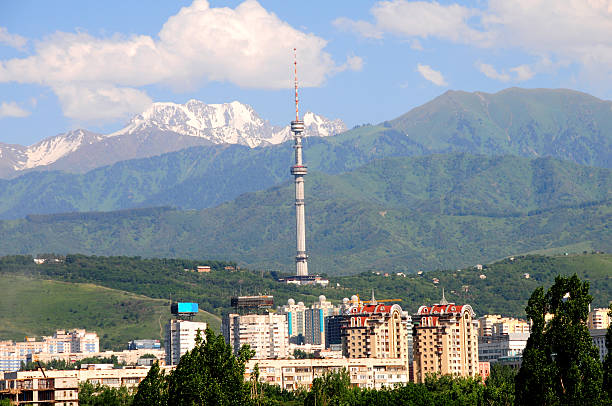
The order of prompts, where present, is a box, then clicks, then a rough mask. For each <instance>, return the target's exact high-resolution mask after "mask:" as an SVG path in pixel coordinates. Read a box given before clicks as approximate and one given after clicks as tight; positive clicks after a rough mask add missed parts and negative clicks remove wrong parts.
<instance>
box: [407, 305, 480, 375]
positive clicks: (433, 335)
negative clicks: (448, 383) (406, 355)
mask: <svg viewBox="0 0 612 406" xmlns="http://www.w3.org/2000/svg"><path fill="white" fill-rule="evenodd" d="M474 316H475V314H474V311H473V310H472V307H471V306H470V305H455V304H454V303H449V302H447V301H446V299H445V298H444V294H443V295H442V300H441V301H440V303H437V304H434V305H433V306H421V307H420V308H419V310H418V312H417V313H416V314H415V315H414V316H413V317H412V322H413V324H414V327H413V340H414V344H413V345H414V350H413V357H414V360H413V368H414V379H415V381H417V382H421V383H422V382H424V380H425V376H426V375H427V374H430V373H434V374H435V373H440V374H443V375H446V374H449V375H457V376H476V375H477V374H478V370H479V369H478V323H477V322H476V320H474Z"/></svg>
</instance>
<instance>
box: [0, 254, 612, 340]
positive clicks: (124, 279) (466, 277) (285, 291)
mask: <svg viewBox="0 0 612 406" xmlns="http://www.w3.org/2000/svg"><path fill="white" fill-rule="evenodd" d="M185 262H188V261H181V260H164V259H158V260H150V259H147V260H144V259H140V258H128V257H87V256H83V255H71V256H69V257H68V260H67V261H66V263H63V264H43V265H35V264H34V263H33V261H32V257H0V280H3V281H10V280H11V278H13V279H12V280H14V281H20V280H22V279H20V278H32V277H36V278H38V279H40V278H44V279H52V280H59V281H62V283H63V285H65V286H70V287H74V288H76V289H79V287H84V286H85V287H91V286H92V285H83V283H95V284H96V285H99V286H97V287H95V288H96V289H97V290H95V292H94V291H92V293H91V295H92V296H91V298H92V299H91V301H94V299H98V298H100V299H99V300H100V302H101V303H107V302H113V300H114V299H105V298H101V296H100V292H106V291H110V292H111V293H112V292H120V291H116V290H112V291H111V290H110V289H108V288H112V289H120V290H123V291H129V292H133V293H132V294H136V295H147V296H149V297H154V298H162V299H163V298H167V297H168V296H170V295H172V298H173V299H176V300H189V301H196V302H198V303H199V304H200V308H203V309H207V310H208V311H210V312H212V313H214V314H215V315H217V316H220V315H222V314H223V313H224V312H225V311H230V310H231V308H230V307H229V305H230V297H231V296H232V295H236V294H238V293H239V292H242V293H243V294H258V293H267V294H272V295H273V296H274V299H275V303H276V304H277V305H278V304H284V303H286V301H287V299H289V298H294V299H295V300H297V301H303V302H304V303H306V304H310V303H312V302H314V301H316V300H317V298H318V297H319V295H321V294H323V295H325V296H327V298H328V299H330V300H333V301H335V302H336V303H337V302H339V301H340V300H341V299H342V298H343V297H350V296H352V295H353V294H358V295H360V296H361V297H370V295H371V289H375V294H376V297H377V298H378V299H385V298H386V299H390V298H394V299H401V300H402V302H401V303H400V305H401V306H402V308H404V309H405V310H407V311H409V312H411V313H414V312H416V311H417V309H418V308H419V306H421V305H423V304H431V303H435V302H437V301H438V300H439V299H440V297H441V287H445V289H446V297H447V298H448V299H449V300H451V301H455V302H456V303H470V304H472V306H473V307H474V309H475V310H476V312H477V313H478V315H482V314H486V313H501V314H506V315H514V316H524V308H525V306H526V304H527V300H528V299H529V296H530V295H531V293H532V292H533V290H534V289H535V288H536V287H538V286H547V287H548V286H550V285H551V284H552V283H553V281H554V278H555V276H557V275H559V274H562V275H571V274H574V273H576V274H578V276H579V277H580V278H582V279H585V280H588V281H590V283H591V289H590V293H591V294H592V295H593V298H594V300H593V306H596V307H602V306H606V305H607V304H608V302H609V301H610V299H612V255H610V254H585V255H583V254H580V255H569V256H565V255H562V256H555V257H545V256H536V255H530V256H521V257H515V258H514V259H513V260H510V259H506V260H503V261H499V262H496V263H493V264H490V265H484V266H483V269H482V270H476V269H474V268H473V267H469V268H462V269H461V270H445V271H431V272H425V273H423V274H422V275H414V274H412V275H410V274H408V275H406V276H401V275H396V274H393V273H390V274H388V276H384V272H385V271H386V270H385V269H381V271H383V272H382V273H381V274H380V275H376V274H374V273H371V272H365V273H361V274H357V275H351V276H340V277H331V278H330V281H331V283H330V285H329V287H327V288H321V287H317V286H301V287H300V286H295V285H286V284H281V283H278V282H276V280H275V275H274V274H272V273H268V272H264V273H261V272H253V271H249V270H245V269H239V270H237V271H226V270H225V269H223V268H215V267H213V270H212V272H211V273H208V274H197V273H192V272H185V271H184V270H183V269H182V266H183V265H182V264H183V263H185ZM525 273H529V274H530V278H529V279H526V278H525V277H524V276H523V275H524V274H525ZM480 275H486V279H481V278H480ZM433 278H438V279H439V281H440V283H439V284H438V285H436V284H434V283H433V282H432V280H433ZM23 280H26V279H23ZM65 281H69V282H70V283H65ZM54 283H55V282H54ZM45 284H47V282H45ZM45 284H43V285H45ZM6 286H7V287H10V288H13V287H14V288H16V289H23V286H22V285H19V286H16V284H15V283H8V284H7V285H6ZM45 286H46V285H45ZM100 286H104V288H103V287H100ZM46 289H48V288H46ZM92 289H93V287H92ZM61 292H63V291H61ZM96 292H97V293H96ZM120 293H121V294H122V295H126V294H125V292H120ZM78 295H79V293H78V292H77V296H78ZM138 297H139V298H142V296H138ZM17 300H22V301H23V300H24V299H19V298H18V299H17ZM37 300H47V299H44V298H41V299H37ZM166 300H167V299H163V300H159V301H152V302H154V303H157V302H165V301H166ZM55 301H56V302H58V303H63V304H64V305H65V306H70V305H71V303H72V302H71V301H72V299H71V298H70V295H67V294H66V295H61V294H60V295H57V297H55ZM2 303H3V302H1V301H0V310H1V312H0V313H1V314H6V311H5V310H7V308H6V307H5V305H3V304H2ZM82 303H83V302H81V306H76V305H75V306H72V309H73V311H72V312H65V311H63V312H57V314H56V312H54V307H53V306H49V307H48V308H41V309H39V310H40V312H39V313H33V312H24V313H23V314H22V315H19V317H21V318H20V319H19V324H20V325H24V326H26V325H30V324H35V323H34V320H37V321H36V323H39V322H40V321H38V320H42V321H43V322H44V323H47V322H48V321H47V322H45V318H46V317H51V318H52V319H53V321H54V322H56V323H59V324H60V325H61V324H62V323H64V324H66V323H67V320H72V319H74V318H77V317H89V318H91V315H88V314H87V309H84V307H83V306H82ZM113 303H114V302H113ZM57 306H59V304H58V305H57ZM90 306H91V305H90ZM111 306H115V307H118V308H119V310H121V309H122V308H123V307H122V306H117V305H116V304H114V305H113V304H111ZM90 309H92V308H91V307H90ZM130 309H132V308H130ZM145 310H146V309H145ZM106 313H109V314H108V316H106ZM106 313H104V312H103V313H101V314H99V315H98V316H97V317H96V323H101V324H104V328H102V330H101V331H102V332H106V330H105V329H106V328H107V326H108V325H109V324H110V322H111V321H112V320H114V318H115V317H118V318H121V316H122V313H120V312H119V314H118V315H115V314H114V313H111V312H106ZM83 315H84V316H83ZM5 317H6V316H5ZM130 317H133V316H130ZM21 328H22V329H23V327H21ZM26 331H28V330H27V329H26ZM109 331H112V330H109ZM2 334H5V333H1V332H0V339H2V338H3V335H2ZM109 335H110V333H109Z"/></svg>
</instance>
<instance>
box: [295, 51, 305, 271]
mask: <svg viewBox="0 0 612 406" xmlns="http://www.w3.org/2000/svg"><path fill="white" fill-rule="evenodd" d="M293 68H294V75H295V121H292V122H291V131H292V132H293V141H294V145H293V148H294V149H295V165H293V166H291V174H292V175H293V176H294V178H295V236H296V243H297V244H296V248H297V252H296V256H295V266H296V275H297V276H308V255H307V254H306V219H305V215H304V176H306V174H307V173H308V168H307V167H306V165H304V162H302V137H303V136H304V134H303V133H304V122H303V121H300V110H299V107H298V106H299V105H298V78H297V50H296V49H295V48H293Z"/></svg>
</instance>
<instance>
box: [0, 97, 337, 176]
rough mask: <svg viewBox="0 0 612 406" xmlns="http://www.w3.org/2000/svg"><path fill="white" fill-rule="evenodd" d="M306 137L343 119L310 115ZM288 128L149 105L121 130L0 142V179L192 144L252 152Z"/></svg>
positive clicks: (235, 105)
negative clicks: (232, 146)
mask: <svg viewBox="0 0 612 406" xmlns="http://www.w3.org/2000/svg"><path fill="white" fill-rule="evenodd" d="M304 125H305V132H304V134H305V136H307V137H308V136H317V137H328V136H332V135H335V134H339V133H341V132H343V131H345V130H346V126H345V125H344V123H343V122H342V121H341V120H328V119H327V118H325V117H322V116H319V115H316V114H314V113H311V112H308V113H306V114H305V115H304ZM291 137H292V133H291V131H290V128H289V126H288V125H287V126H285V127H279V126H273V125H271V124H270V123H269V122H268V121H266V120H263V119H262V118H261V117H259V115H257V113H256V112H255V110H253V108H252V107H251V106H248V105H246V104H242V103H240V102H237V101H234V102H231V103H223V104H205V103H202V102H201V101H198V100H190V101H188V102H187V103H185V104H176V103H153V104H152V105H151V107H149V108H148V109H147V110H146V111H144V112H143V113H141V114H138V115H136V116H135V117H134V118H132V120H130V122H129V123H128V124H127V126H125V127H124V128H122V129H121V130H119V131H116V132H114V133H111V134H106V135H103V134H96V133H92V132H89V131H86V130H81V129H79V130H73V131H70V132H68V133H65V134H60V135H56V136H54V137H49V138H45V139H44V140H42V141H40V142H37V143H36V144H33V145H30V146H28V147H25V146H21V145H9V144H2V143H0V177H6V176H9V177H11V176H15V175H16V174H17V173H18V172H20V171H25V170H32V169H36V170H38V169H43V167H44V169H61V170H67V171H69V172H72V171H77V172H80V171H83V170H89V169H92V168H94V167H98V166H102V165H108V164H111V163H114V162H117V161H120V160H125V159H134V158H143V157H147V156H153V155H159V154H163V153H166V152H171V151H176V150H179V149H183V148H187V147H190V146H194V145H209V144H211V143H212V144H240V145H246V146H248V147H250V148H255V147H258V146H262V147H263V146H267V145H274V144H280V143H282V142H285V141H287V140H289V139H291Z"/></svg>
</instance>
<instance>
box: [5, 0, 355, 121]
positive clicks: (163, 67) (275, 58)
mask: <svg viewBox="0 0 612 406" xmlns="http://www.w3.org/2000/svg"><path fill="white" fill-rule="evenodd" d="M326 45H327V42H326V41H325V40H324V39H322V38H320V37H318V36H316V35H314V34H308V33H304V32H302V31H299V30H297V29H295V28H293V27H291V26H290V25H289V24H287V23H286V22H284V21H282V20H280V19H279V18H278V17H277V16H276V15H275V14H274V13H271V12H268V11H267V10H266V9H264V8H263V7H262V6H261V5H260V4H259V3H258V2H257V1H255V0H246V1H245V2H243V3H241V4H240V5H238V6H237V7H236V8H234V9H232V8H228V7H219V8H211V7H210V6H209V4H208V2H207V1H206V0H195V1H194V2H193V4H192V5H191V6H189V7H184V8H182V9H181V10H180V11H179V12H178V13H177V14H176V15H174V16H172V17H170V18H169V19H168V20H167V21H166V23H165V24H164V25H163V27H162V28H161V30H160V32H159V34H158V39H156V38H153V37H150V36H146V35H139V36H131V37H124V36H120V35H115V36H113V37H110V38H97V37H94V36H91V35H89V34H87V33H80V32H79V33H76V34H72V33H57V34H54V35H52V36H50V37H47V38H45V39H43V40H42V41H40V42H38V43H36V46H35V53H34V54H33V55H31V56H29V57H26V58H15V59H10V60H6V61H1V62H0V82H19V83H38V84H42V85H46V86H49V87H51V88H52V89H53V90H54V91H55V92H56V93H57V95H58V97H59V99H60V102H61V104H62V108H63V109H64V112H65V114H66V115H67V116H69V117H73V118H75V119H83V120H85V119H96V120H101V119H104V118H105V117H106V118H108V119H112V118H113V117H115V118H117V117H121V116H123V115H124V114H125V113H126V112H128V111H129V110H130V109H136V110H133V111H132V113H135V112H139V111H140V107H139V106H141V105H143V104H146V103H147V102H148V101H149V99H148V96H146V94H145V93H144V92H143V91H142V90H138V89H137V88H138V87H140V86H145V85H151V84H162V85H167V86H170V87H172V88H174V89H178V90H187V89H189V90H192V89H194V88H195V87H198V86H201V85H202V84H203V83H206V82H208V81H216V82H230V83H234V84H236V85H238V86H241V87H247V88H264V89H282V88H289V87H291V86H292V69H291V68H292V66H291V65H292V59H293V48H294V47H295V48H297V52H298V64H299V65H298V68H299V70H300V85H301V86H306V87H308V86H320V85H321V84H323V83H324V81H325V80H326V78H327V77H328V76H330V75H332V74H334V73H337V72H338V71H341V70H345V69H356V70H358V69H360V68H361V66H362V61H361V59H360V58H359V57H355V56H354V57H351V58H349V59H348V60H347V62H346V63H345V64H343V65H337V64H336V63H335V62H334V60H333V59H332V57H331V55H330V54H329V53H327V52H325V51H324V48H325V46H326ZM118 95H121V97H120V98H119V99H118V100H121V102H120V105H119V106H115V107H111V105H110V104H109V101H110V100H113V99H114V98H116V97H117V96H118ZM80 97H86V102H84V103H83V102H82V101H81V100H79V98H80ZM122 97H125V98H126V99H125V100H122ZM80 103H81V104H82V105H79V104H80ZM105 108H108V109H109V110H108V111H107V112H102V111H101V110H103V109H105Z"/></svg>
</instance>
